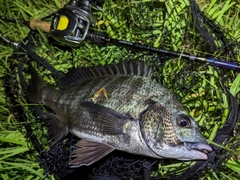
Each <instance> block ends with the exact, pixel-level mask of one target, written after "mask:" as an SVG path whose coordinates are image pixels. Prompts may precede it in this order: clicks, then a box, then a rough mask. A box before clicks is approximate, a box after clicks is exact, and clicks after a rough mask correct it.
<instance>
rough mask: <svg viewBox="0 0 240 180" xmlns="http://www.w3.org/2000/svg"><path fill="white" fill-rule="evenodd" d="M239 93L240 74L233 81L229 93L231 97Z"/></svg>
mask: <svg viewBox="0 0 240 180" xmlns="http://www.w3.org/2000/svg"><path fill="white" fill-rule="evenodd" d="M239 91H240V74H238V75H237V77H236V79H235V80H234V81H233V83H232V86H231V87H230V93H231V94H232V95H233V96H236V95H237V93H238V92H239Z"/></svg>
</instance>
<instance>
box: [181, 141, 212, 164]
mask: <svg viewBox="0 0 240 180" xmlns="http://www.w3.org/2000/svg"><path fill="white" fill-rule="evenodd" d="M184 146H185V148H186V149H187V150H188V151H194V154H196V155H197V156H198V157H199V159H201V160H206V159H208V156H207V155H206V154H207V153H209V152H212V148H211V146H209V145H208V144H206V143H201V142H198V143H194V142H184Z"/></svg>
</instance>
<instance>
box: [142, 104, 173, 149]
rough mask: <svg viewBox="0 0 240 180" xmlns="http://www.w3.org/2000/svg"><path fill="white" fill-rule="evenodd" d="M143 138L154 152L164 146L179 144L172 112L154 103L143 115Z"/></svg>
mask: <svg viewBox="0 0 240 180" xmlns="http://www.w3.org/2000/svg"><path fill="white" fill-rule="evenodd" d="M140 118H141V129H142V136H143V138H144V140H145V142H146V143H147V144H148V146H149V147H150V148H151V149H152V150H153V151H154V150H156V149H162V148H163V146H164V144H168V145H171V146H174V145H177V144H178V138H177V136H176V133H175V128H174V125H173V122H172V120H171V119H172V111H171V109H168V108H166V107H164V106H162V105H161V104H159V103H154V102H152V103H151V105H150V106H149V107H148V108H147V109H146V111H144V112H143V113H142V114H141V117H140Z"/></svg>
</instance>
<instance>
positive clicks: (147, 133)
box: [140, 103, 212, 160]
mask: <svg viewBox="0 0 240 180" xmlns="http://www.w3.org/2000/svg"><path fill="white" fill-rule="evenodd" d="M140 119H141V121H140V122H141V132H142V136H143V138H144V140H145V142H146V143H147V145H148V147H149V148H150V149H151V150H152V151H153V152H154V153H155V154H156V155H157V156H159V158H173V159H179V160H206V159H208V156H207V153H208V152H211V151H212V148H211V147H210V146H209V145H208V144H207V142H206V139H205V138H204V137H203V135H202V134H201V132H200V129H199V127H198V125H197V123H196V122H195V120H194V119H193V117H191V116H190V115H189V114H188V113H187V112H186V111H185V109H184V108H183V107H182V105H177V106H176V105H175V106H173V107H165V106H164V105H162V104H160V103H153V104H151V105H150V106H149V107H148V108H147V110H145V111H144V112H143V113H142V114H141V116H140Z"/></svg>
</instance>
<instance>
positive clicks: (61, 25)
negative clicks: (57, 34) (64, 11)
mask: <svg viewBox="0 0 240 180" xmlns="http://www.w3.org/2000/svg"><path fill="white" fill-rule="evenodd" d="M68 22H69V20H68V18H67V17H66V16H60V18H59V21H58V25H57V30H60V31H62V30H65V29H66V28H67V26H68Z"/></svg>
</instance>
